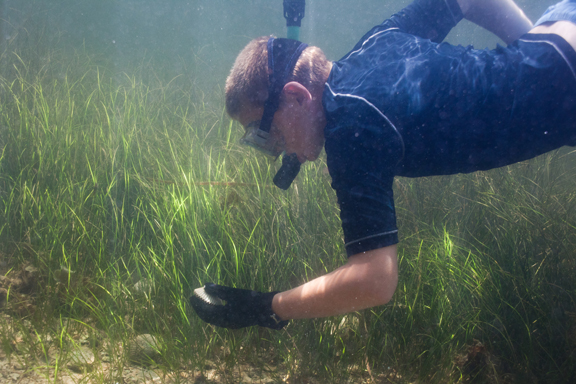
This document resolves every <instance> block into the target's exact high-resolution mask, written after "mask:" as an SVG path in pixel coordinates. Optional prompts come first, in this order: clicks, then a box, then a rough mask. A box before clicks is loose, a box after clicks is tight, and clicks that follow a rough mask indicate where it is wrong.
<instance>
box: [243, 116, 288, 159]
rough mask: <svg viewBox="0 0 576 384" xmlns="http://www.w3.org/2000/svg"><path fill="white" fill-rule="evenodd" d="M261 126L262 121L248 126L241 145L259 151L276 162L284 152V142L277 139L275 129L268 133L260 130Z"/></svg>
mask: <svg viewBox="0 0 576 384" xmlns="http://www.w3.org/2000/svg"><path fill="white" fill-rule="evenodd" d="M260 124H261V123H260V120H258V121H253V122H251V123H250V124H248V125H247V126H246V133H244V136H242V138H241V139H240V143H241V144H244V145H247V146H249V147H252V148H254V149H257V150H258V151H260V152H262V153H264V154H265V155H268V156H270V157H272V158H274V160H276V159H277V158H278V156H280V155H281V154H282V152H284V147H285V146H284V140H283V139H282V138H278V137H276V135H275V134H274V130H275V129H274V127H272V128H271V129H270V131H272V132H267V131H264V130H262V129H260V126H261V125H260Z"/></svg>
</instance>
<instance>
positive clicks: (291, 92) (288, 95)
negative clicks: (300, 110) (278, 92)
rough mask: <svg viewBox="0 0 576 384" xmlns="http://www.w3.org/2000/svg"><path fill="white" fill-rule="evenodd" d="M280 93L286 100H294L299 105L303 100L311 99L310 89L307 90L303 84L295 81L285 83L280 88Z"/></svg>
mask: <svg viewBox="0 0 576 384" xmlns="http://www.w3.org/2000/svg"><path fill="white" fill-rule="evenodd" d="M282 94H283V96H284V98H285V99H286V101H289V102H296V103H298V104H299V105H303V104H304V103H305V102H307V101H309V100H311V99H312V94H311V93H310V91H308V89H306V87H305V86H303V85H302V84H300V83H298V82H296V81H291V82H289V83H286V85H285V86H284V88H283V89H282Z"/></svg>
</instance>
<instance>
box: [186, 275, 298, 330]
mask: <svg viewBox="0 0 576 384" xmlns="http://www.w3.org/2000/svg"><path fill="white" fill-rule="evenodd" d="M204 293H205V294H206V295H208V298H206V297H204V298H202V297H201V296H202V294H201V295H197V294H193V295H192V296H190V305H192V308H194V311H196V314H197V315H198V317H200V318H201V319H202V320H204V321H205V322H207V323H210V324H212V325H216V326H217V327H224V328H232V329H236V328H243V327H250V326H253V325H259V326H261V327H267V328H272V329H282V328H283V327H284V326H286V324H288V321H282V320H280V319H279V318H278V317H277V316H276V314H275V313H274V312H273V311H272V298H273V297H274V295H275V294H276V293H277V292H268V293H262V292H256V291H250V290H247V289H237V288H230V287H224V286H221V285H216V284H212V283H210V284H206V285H205V286H204ZM214 298H218V299H220V300H224V301H225V304H223V305H220V304H218V301H219V300H217V299H214Z"/></svg>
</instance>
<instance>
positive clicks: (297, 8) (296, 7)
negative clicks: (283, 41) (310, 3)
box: [284, 0, 306, 40]
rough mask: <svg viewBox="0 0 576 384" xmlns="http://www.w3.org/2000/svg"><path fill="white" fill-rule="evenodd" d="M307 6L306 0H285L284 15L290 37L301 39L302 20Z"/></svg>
mask: <svg viewBox="0 0 576 384" xmlns="http://www.w3.org/2000/svg"><path fill="white" fill-rule="evenodd" d="M305 8H306V4H305V0H284V17H285V18H286V29H287V30H288V35H287V37H288V38H289V39H292V40H299V39H300V25H301V23H300V22H301V20H302V18H304V9H305Z"/></svg>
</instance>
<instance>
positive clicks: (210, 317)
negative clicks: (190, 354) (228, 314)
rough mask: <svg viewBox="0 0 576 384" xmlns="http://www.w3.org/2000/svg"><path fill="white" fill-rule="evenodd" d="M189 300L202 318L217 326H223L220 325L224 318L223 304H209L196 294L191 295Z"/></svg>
mask: <svg viewBox="0 0 576 384" xmlns="http://www.w3.org/2000/svg"><path fill="white" fill-rule="evenodd" d="M189 300H190V305H191V306H192V308H193V309H194V311H195V312H196V314H197V315H198V317H199V318H200V319H202V320H203V321H205V322H207V323H210V324H213V325H216V326H222V325H220V323H221V320H222V319H223V318H224V311H223V308H222V306H216V305H212V304H209V303H207V302H205V301H204V300H202V299H201V298H199V297H197V296H195V295H192V296H190V299H189Z"/></svg>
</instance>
